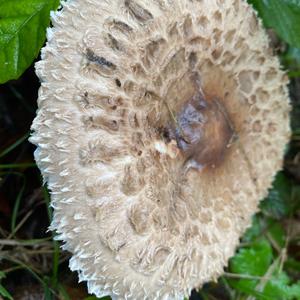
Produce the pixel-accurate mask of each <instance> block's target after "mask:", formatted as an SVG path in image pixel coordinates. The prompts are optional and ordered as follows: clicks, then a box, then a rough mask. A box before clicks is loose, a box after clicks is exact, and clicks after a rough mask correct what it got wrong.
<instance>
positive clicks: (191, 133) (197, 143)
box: [168, 92, 235, 170]
mask: <svg viewBox="0 0 300 300" xmlns="http://www.w3.org/2000/svg"><path fill="white" fill-rule="evenodd" d="M173 119H174V120H173V122H172V125H171V126H170V127H169V128H168V134H169V137H170V138H171V139H174V140H176V143H177V147H178V148H179V149H180V151H181V153H182V154H183V155H184V156H185V158H186V166H187V167H188V168H195V169H197V170H202V169H203V168H204V167H212V168H214V167H216V166H217V165H219V164H220V163H221V162H222V160H223V158H224V155H225V152H226V150H227V148H228V147H229V146H230V144H231V142H232V140H233V139H234V137H235V133H234V129H233V126H232V124H231V122H230V119H229V116H228V114H227V112H226V110H225V107H224V105H223V104H222V103H221V102H220V101H219V100H218V99H216V98H213V99H206V98H205V97H204V95H203V94H202V93H201V92H197V93H196V94H195V95H194V96H193V97H192V98H191V99H189V100H188V101H187V102H186V103H185V104H184V105H183V106H182V107H181V109H180V111H179V112H178V113H177V115H173Z"/></svg>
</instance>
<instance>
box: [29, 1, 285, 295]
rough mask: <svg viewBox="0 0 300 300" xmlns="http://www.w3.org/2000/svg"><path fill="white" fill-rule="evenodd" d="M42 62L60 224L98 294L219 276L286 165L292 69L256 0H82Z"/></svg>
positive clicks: (41, 141)
mask: <svg viewBox="0 0 300 300" xmlns="http://www.w3.org/2000/svg"><path fill="white" fill-rule="evenodd" d="M52 23H53V28H51V29H49V31H48V43H47V45H46V47H45V48H44V49H43V50H42V60H41V61H40V62H38V63H37V65H36V69H37V74H38V76H39V78H40V79H41V82H42V85H41V88H40V92H39V100H38V104H39V109H38V114H37V117H36V119H35V120H34V122H33V125H32V129H33V131H34V132H33V134H32V137H31V142H32V143H34V144H36V145H37V146H38V148H37V150H36V152H35V158H36V161H37V164H38V166H39V168H40V169H41V171H42V173H43V176H44V179H45V181H46V182H47V183H48V186H49V189H50V191H51V199H52V202H51V204H52V207H53V208H54V217H53V222H52V225H51V229H53V230H56V232H57V233H58V236H57V238H58V239H59V240H62V241H64V249H66V250H68V251H70V252H71V253H72V254H73V257H72V258H71V260H70V268H71V269H72V270H77V271H78V272H79V277H80V280H86V281H87V283H88V289H89V292H90V293H94V294H95V295H97V296H103V295H107V294H110V295H111V296H112V297H113V299H182V298H183V297H184V296H185V295H188V294H189V293H190V292H191V290H192V289H193V288H194V287H200V286H201V285H202V284H203V283H205V282H207V281H210V280H214V279H216V278H217V277H218V276H219V275H221V274H222V273H223V268H224V266H226V264H227V261H228V259H229V257H231V256H232V255H233V254H234V251H235V248H236V246H237V245H238V243H239V238H240V236H241V235H242V234H243V232H244V231H245V229H246V228H247V227H248V226H249V225H250V223H251V216H252V215H253V214H254V213H255V212H256V211H257V209H258V203H259V200H260V199H262V198H263V197H264V196H266V193H267V190H268V188H269V187H270V185H271V182H272V179H273V177H274V175H275V173H276V172H277V171H278V170H279V169H280V168H281V166H282V157H283V153H284V148H285V145H286V143H287V142H288V139H289V109H290V108H289V100H288V93H287V87H286V85H287V78H286V76H285V74H284V73H283V72H282V71H281V70H280V66H279V62H278V59H277V58H276V57H274V56H273V55H272V53H271V51H270V49H269V46H268V38H267V36H266V34H265V32H264V31H263V29H262V26H261V22H260V21H259V20H257V17H256V14H255V13H254V11H253V9H252V8H251V7H250V6H249V5H248V4H247V3H246V2H245V1H243V0H223V1H222V0H201V1H200V0H198V1H196V0H194V1H192V0H172V1H170V0H114V1H108V0H70V1H68V2H66V3H65V2H64V3H63V7H62V9H61V11H59V12H57V13H55V14H53V15H52Z"/></svg>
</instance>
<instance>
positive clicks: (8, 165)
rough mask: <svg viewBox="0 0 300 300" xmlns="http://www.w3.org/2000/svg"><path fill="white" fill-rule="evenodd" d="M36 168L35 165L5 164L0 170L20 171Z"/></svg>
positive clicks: (0, 166)
mask: <svg viewBox="0 0 300 300" xmlns="http://www.w3.org/2000/svg"><path fill="white" fill-rule="evenodd" d="M32 167H36V164H35V163H20V164H5V165H0V169H21V168H32Z"/></svg>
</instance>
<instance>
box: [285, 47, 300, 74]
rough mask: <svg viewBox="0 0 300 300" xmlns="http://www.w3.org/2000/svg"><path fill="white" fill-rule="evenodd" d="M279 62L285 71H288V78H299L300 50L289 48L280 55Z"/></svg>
mask: <svg viewBox="0 0 300 300" xmlns="http://www.w3.org/2000/svg"><path fill="white" fill-rule="evenodd" d="M281 61H282V64H283V65H284V67H285V69H287V70H288V74H289V77H290V78H291V77H300V49H299V48H294V47H289V48H288V50H287V51H286V52H285V53H284V54H282V55H281Z"/></svg>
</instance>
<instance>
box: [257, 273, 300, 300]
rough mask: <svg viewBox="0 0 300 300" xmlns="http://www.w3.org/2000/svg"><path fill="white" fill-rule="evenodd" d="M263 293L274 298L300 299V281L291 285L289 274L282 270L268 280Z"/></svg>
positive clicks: (277, 299) (283, 299)
mask: <svg viewBox="0 0 300 300" xmlns="http://www.w3.org/2000/svg"><path fill="white" fill-rule="evenodd" d="M263 293H264V295H267V296H268V297H270V298H271V299H273V300H294V299H297V300H298V299H300V282H298V283H296V284H293V285H290V278H289V277H288V275H287V274H286V273H285V272H281V273H279V274H277V275H276V276H273V278H272V279H271V280H269V281H268V283H267V284H266V286H265V288H264V292H263ZM258 299H259V300H260V298H258Z"/></svg>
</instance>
